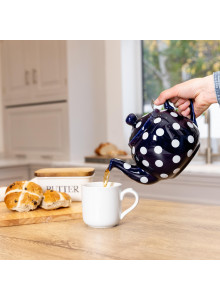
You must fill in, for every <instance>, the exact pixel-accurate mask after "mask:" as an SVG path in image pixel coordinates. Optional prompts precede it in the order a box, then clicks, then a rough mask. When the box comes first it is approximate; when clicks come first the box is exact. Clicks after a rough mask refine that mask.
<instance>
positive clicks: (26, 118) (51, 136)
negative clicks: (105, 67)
mask: <svg viewBox="0 0 220 301" xmlns="http://www.w3.org/2000/svg"><path fill="white" fill-rule="evenodd" d="M67 116H68V112H67V103H66V102H63V103H56V104H43V105H33V106H26V107H16V108H7V109H5V126H6V128H7V135H5V145H6V152H7V154H8V155H9V156H23V155H24V156H26V157H31V158H34V157H35V158H43V159H48V160H51V159H59V160H61V159H68V157H69V139H68V137H69V134H68V118H67Z"/></svg>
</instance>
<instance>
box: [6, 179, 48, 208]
mask: <svg viewBox="0 0 220 301" xmlns="http://www.w3.org/2000/svg"><path fill="white" fill-rule="evenodd" d="M42 197H43V190H42V188H41V187H40V186H39V185H37V184H35V183H33V182H29V181H17V182H14V183H13V184H11V185H10V186H8V188H7V189H6V192H5V198H4V202H5V204H6V206H7V208H8V209H10V210H16V211H19V212H25V211H30V210H34V209H36V208H37V206H38V205H40V203H41V200H42Z"/></svg>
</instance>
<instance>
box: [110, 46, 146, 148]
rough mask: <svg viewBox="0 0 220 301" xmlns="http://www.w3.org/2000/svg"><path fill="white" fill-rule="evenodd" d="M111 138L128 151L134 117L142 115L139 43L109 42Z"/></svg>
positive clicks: (111, 140)
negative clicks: (129, 119) (129, 118)
mask: <svg viewBox="0 0 220 301" xmlns="http://www.w3.org/2000/svg"><path fill="white" fill-rule="evenodd" d="M105 51H106V102H107V138H108V141H109V142H112V143H114V144H116V145H117V146H118V147H119V148H121V149H123V150H127V151H128V152H129V151H130V149H129V147H128V141H129V136H130V134H131V127H130V126H128V125H127V124H126V123H125V119H126V117H127V115H128V114H130V113H138V114H140V113H142V91H141V82H142V80H141V49H140V42H139V41H106V42H105Z"/></svg>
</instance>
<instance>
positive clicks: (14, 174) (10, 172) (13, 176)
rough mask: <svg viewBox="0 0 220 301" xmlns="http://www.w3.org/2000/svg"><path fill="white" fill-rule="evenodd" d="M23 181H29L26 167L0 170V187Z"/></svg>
mask: <svg viewBox="0 0 220 301" xmlns="http://www.w3.org/2000/svg"><path fill="white" fill-rule="evenodd" d="M23 180H29V172H28V166H19V167H7V168H0V186H8V185H10V184H12V183H13V182H15V181H23Z"/></svg>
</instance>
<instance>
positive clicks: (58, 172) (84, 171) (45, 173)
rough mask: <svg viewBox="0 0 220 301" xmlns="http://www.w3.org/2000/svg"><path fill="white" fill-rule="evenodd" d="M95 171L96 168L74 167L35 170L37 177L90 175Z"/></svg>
mask: <svg viewBox="0 0 220 301" xmlns="http://www.w3.org/2000/svg"><path fill="white" fill-rule="evenodd" d="M94 172H95V169H94V168H89V167H73V168H42V169H38V170H36V171H35V173H34V175H35V176H36V177H88V176H92V175H93V174H94Z"/></svg>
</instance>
